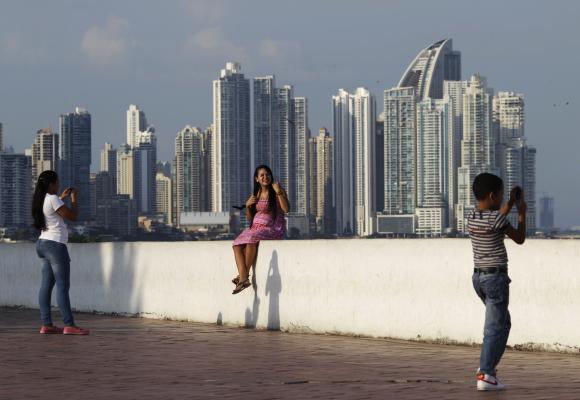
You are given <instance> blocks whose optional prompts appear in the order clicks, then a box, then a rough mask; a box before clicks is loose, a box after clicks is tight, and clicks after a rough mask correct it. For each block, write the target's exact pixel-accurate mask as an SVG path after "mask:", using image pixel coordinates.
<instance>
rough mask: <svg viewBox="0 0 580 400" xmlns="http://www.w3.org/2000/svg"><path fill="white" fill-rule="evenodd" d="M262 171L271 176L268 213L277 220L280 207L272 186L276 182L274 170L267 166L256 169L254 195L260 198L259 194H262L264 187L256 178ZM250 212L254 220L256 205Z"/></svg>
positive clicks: (259, 166)
mask: <svg viewBox="0 0 580 400" xmlns="http://www.w3.org/2000/svg"><path fill="white" fill-rule="evenodd" d="M261 169H265V170H266V172H267V173H268V175H270V184H269V185H268V211H269V212H270V213H271V214H272V218H273V219H274V220H276V215H277V211H278V207H277V204H276V191H275V190H274V187H273V186H272V183H273V182H274V174H272V170H271V169H270V167H268V166H267V165H258V166H257V167H256V171H255V172H254V191H253V194H254V196H258V193H259V192H260V188H261V187H262V186H261V185H260V183H258V182H256V178H257V177H258V174H259V173H260V170H261ZM258 200H260V199H258ZM250 211H251V213H252V218H253V216H254V215H256V204H254V205H253V206H251V207H250Z"/></svg>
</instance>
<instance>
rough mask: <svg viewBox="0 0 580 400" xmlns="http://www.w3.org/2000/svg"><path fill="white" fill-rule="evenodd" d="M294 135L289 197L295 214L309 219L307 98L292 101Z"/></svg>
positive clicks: (297, 98) (290, 157)
mask: <svg viewBox="0 0 580 400" xmlns="http://www.w3.org/2000/svg"><path fill="white" fill-rule="evenodd" d="M291 125H292V128H293V129H292V130H291V132H292V134H291V140H290V146H291V148H290V152H289V165H290V168H289V170H290V174H289V183H288V187H287V190H288V195H289V197H290V199H289V200H290V204H292V207H293V210H292V211H293V212H294V213H296V214H299V215H302V216H305V217H307V216H308V214H309V207H308V199H309V197H310V193H309V192H310V187H309V185H308V161H309V160H308V139H310V128H309V127H308V100H307V99H306V97H294V98H293V99H292V124H291Z"/></svg>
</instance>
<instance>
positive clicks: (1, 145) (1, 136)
mask: <svg viewBox="0 0 580 400" xmlns="http://www.w3.org/2000/svg"><path fill="white" fill-rule="evenodd" d="M3 129H4V128H3V127H2V122H0V152H2V151H4V130H3Z"/></svg>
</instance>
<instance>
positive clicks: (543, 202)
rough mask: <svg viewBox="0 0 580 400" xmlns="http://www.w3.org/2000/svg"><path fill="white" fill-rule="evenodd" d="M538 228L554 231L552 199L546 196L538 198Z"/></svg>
mask: <svg viewBox="0 0 580 400" xmlns="http://www.w3.org/2000/svg"><path fill="white" fill-rule="evenodd" d="M540 228H541V229H543V230H547V231H549V230H551V229H554V198H553V197H551V196H548V195H546V194H544V195H542V197H540Z"/></svg>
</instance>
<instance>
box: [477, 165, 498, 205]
mask: <svg viewBox="0 0 580 400" xmlns="http://www.w3.org/2000/svg"><path fill="white" fill-rule="evenodd" d="M500 190H503V181H502V180H501V178H500V177H499V176H496V175H494V174H489V173H487V172H484V173H483V174H479V175H477V176H476V177H475V179H474V180H473V194H474V195H475V198H476V199H477V200H483V199H485V198H486V197H487V196H488V195H489V194H490V193H497V192H499V191H500Z"/></svg>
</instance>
